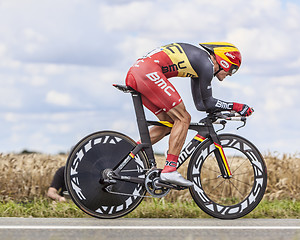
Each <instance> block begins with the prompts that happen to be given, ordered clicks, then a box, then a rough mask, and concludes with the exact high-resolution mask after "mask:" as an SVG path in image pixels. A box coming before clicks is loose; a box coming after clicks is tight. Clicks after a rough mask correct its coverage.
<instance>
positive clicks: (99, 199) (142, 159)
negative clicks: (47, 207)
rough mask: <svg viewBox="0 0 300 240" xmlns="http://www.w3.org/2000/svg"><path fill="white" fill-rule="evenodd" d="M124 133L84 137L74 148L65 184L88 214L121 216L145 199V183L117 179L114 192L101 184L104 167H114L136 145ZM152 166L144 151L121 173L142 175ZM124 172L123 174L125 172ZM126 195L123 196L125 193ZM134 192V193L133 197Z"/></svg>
mask: <svg viewBox="0 0 300 240" xmlns="http://www.w3.org/2000/svg"><path fill="white" fill-rule="evenodd" d="M136 145H137V144H136V142H135V141H133V140H132V139H131V138H129V137H127V136H126V135H124V134H121V133H118V132H113V131H101V132H96V133H93V134H91V135H89V136H87V137H85V138H83V139H82V140H81V141H79V143H78V144H77V145H76V146H75V147H74V148H73V150H72V151H71V153H70V155H69V157H68V160H67V163H66V168H65V183H66V186H67V189H68V191H69V193H70V196H71V198H72V200H73V202H74V203H75V204H76V205H77V206H78V207H79V208H80V209H81V210H82V211H84V212H85V213H87V214H89V215H91V216H93V217H96V218H105V219H111V218H118V217H122V216H124V215H126V214H128V213H129V212H131V211H132V210H134V209H135V208H136V207H137V206H138V205H139V204H140V203H141V201H142V200H143V196H144V195H145V193H146V189H145V187H144V185H143V184H137V183H131V182H125V181H119V180H117V181H116V183H114V184H112V185H111V186H112V191H113V192H118V193H121V194H113V193H108V192H107V191H105V189H104V187H105V186H106V185H105V184H104V183H102V184H101V183H100V182H99V181H100V179H101V177H102V172H103V170H104V169H113V168H114V167H115V166H116V165H117V164H118V163H119V162H120V161H121V160H122V159H124V158H125V157H126V156H127V155H128V154H129V152H130V151H131V150H132V149H133V148H134V147H135V146H136ZM148 168H149V164H148V160H147V157H146V155H145V153H144V152H143V151H140V152H139V153H138V154H137V155H136V156H135V159H134V160H131V161H130V162H129V163H128V164H127V165H126V166H125V167H124V169H123V170H122V171H121V172H120V175H124V172H126V174H125V175H126V176H136V177H137V176H139V177H141V175H143V174H144V170H145V169H148ZM122 173H123V174H122ZM122 194H123V195H122ZM129 195H130V196H129Z"/></svg>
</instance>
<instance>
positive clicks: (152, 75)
mask: <svg viewBox="0 0 300 240" xmlns="http://www.w3.org/2000/svg"><path fill="white" fill-rule="evenodd" d="M146 76H147V78H149V79H150V80H151V81H152V82H154V84H156V85H157V86H158V87H159V88H161V89H162V90H164V92H165V93H166V94H167V95H168V96H171V95H172V94H171V91H172V92H175V89H174V88H173V87H171V86H168V84H167V83H166V81H165V80H164V79H162V78H160V76H159V75H158V73H157V72H153V73H149V74H146Z"/></svg>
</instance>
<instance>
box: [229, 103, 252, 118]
mask: <svg viewBox="0 0 300 240" xmlns="http://www.w3.org/2000/svg"><path fill="white" fill-rule="evenodd" d="M232 110H233V111H236V112H237V113H239V114H241V115H242V116H244V117H248V116H250V115H251V114H252V113H253V112H254V109H253V108H250V107H249V106H248V105H246V104H240V103H233V107H232Z"/></svg>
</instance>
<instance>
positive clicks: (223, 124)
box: [216, 121, 226, 133]
mask: <svg viewBox="0 0 300 240" xmlns="http://www.w3.org/2000/svg"><path fill="white" fill-rule="evenodd" d="M221 124H222V126H223V127H222V128H220V129H218V130H217V131H216V133H217V132H220V131H222V130H224V128H225V125H226V121H224V123H221Z"/></svg>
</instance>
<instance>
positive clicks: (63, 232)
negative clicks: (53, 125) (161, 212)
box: [0, 218, 300, 240]
mask: <svg viewBox="0 0 300 240" xmlns="http://www.w3.org/2000/svg"><path fill="white" fill-rule="evenodd" d="M0 239H1V240H12V239H18V240H27V239H30V240H40V239H43V240H48V239H49V240H66V239H72V240H77V239H80V240H85V239H86V240H94V239H95V240H96V239H97V240H102V239H105V240H114V239H118V240H119V239H121V240H134V239H139V240H144V239H145V240H148V239H149V240H150V239H155V240H159V239H167V240H177V239H180V240H192V239H205V240H210V239H213V240H219V239H222V240H223V239H224V240H226V239H239V240H247V239H249V240H260V239H263V240H268V239H272V240H276V239H283V240H289V239H291V240H296V239H300V219H238V220H218V219H173V218H172V219H153V218H152V219H129V218H121V219H114V220H102V219H95V218H0Z"/></svg>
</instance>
